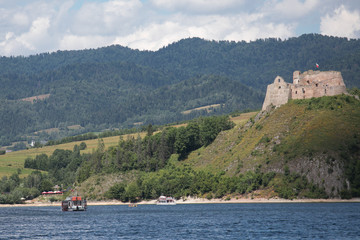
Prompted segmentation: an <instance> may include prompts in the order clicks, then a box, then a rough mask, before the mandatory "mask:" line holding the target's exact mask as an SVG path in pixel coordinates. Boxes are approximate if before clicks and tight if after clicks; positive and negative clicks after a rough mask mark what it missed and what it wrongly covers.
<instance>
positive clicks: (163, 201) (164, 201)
mask: <svg viewBox="0 0 360 240" xmlns="http://www.w3.org/2000/svg"><path fill="white" fill-rule="evenodd" d="M156 205H176V201H175V199H174V198H173V197H165V196H160V197H159V199H158V200H157V202H156Z"/></svg>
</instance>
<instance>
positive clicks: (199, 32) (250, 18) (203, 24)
mask: <svg viewBox="0 0 360 240" xmlns="http://www.w3.org/2000/svg"><path fill="white" fill-rule="evenodd" d="M194 22H196V23H197V24H196V25H194V24H193V23H194ZM293 34H294V33H293V26H292V25H286V24H273V23H264V19H263V15H261V14H250V15H247V14H242V15H235V16H230V17H226V16H221V15H206V16H193V17H191V18H189V16H186V15H181V14H178V15H176V16H174V17H173V18H172V19H171V21H166V22H164V23H153V24H150V25H148V26H146V27H143V28H141V29H139V30H138V31H136V32H134V33H133V34H131V35H127V36H119V37H117V38H116V39H115V41H114V42H113V43H114V44H120V45H126V46H129V47H131V48H138V49H141V50H143V49H150V50H157V49H159V48H161V47H163V46H165V45H168V44H169V43H172V42H174V41H178V40H179V39H182V38H188V37H201V38H205V39H212V40H235V41H241V40H246V41H250V40H256V39H258V38H267V37H281V38H288V37H290V36H293Z"/></svg>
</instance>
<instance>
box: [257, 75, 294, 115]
mask: <svg viewBox="0 0 360 240" xmlns="http://www.w3.org/2000/svg"><path fill="white" fill-rule="evenodd" d="M289 99H291V88H290V84H289V83H287V82H285V81H284V79H283V78H282V77H280V76H277V77H276V78H275V80H274V83H272V84H270V85H268V86H267V91H266V96H265V100H264V104H263V107H262V110H265V109H266V107H267V106H269V105H271V104H272V105H274V106H276V107H278V106H280V105H282V104H285V103H287V102H288V101H289Z"/></svg>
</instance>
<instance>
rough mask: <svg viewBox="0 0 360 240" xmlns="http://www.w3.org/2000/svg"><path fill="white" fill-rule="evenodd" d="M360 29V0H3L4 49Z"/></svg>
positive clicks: (148, 44) (26, 51) (152, 44)
mask: <svg viewBox="0 0 360 240" xmlns="http://www.w3.org/2000/svg"><path fill="white" fill-rule="evenodd" d="M304 33H320V34H324V35H329V36H339V37H347V38H359V37H360V1H359V0H267V1H264V0H221V1H220V0H77V1H76V0H26V1H24V0H0V56H18V55H23V56H27V55H31V54H37V53H43V52H53V51H57V50H78V49H88V48H98V47H103V46H108V45H112V44H120V45H122V46H128V47H130V48H133V49H140V50H157V49H159V48H161V47H163V46H166V45H168V44H171V43H173V42H176V41H178V40H180V39H183V38H188V37H200V38H204V39H208V40H230V41H242V40H244V41H252V40H256V39H259V38H269V37H275V38H281V39H287V38H290V37H296V36H300V35H301V34H304Z"/></svg>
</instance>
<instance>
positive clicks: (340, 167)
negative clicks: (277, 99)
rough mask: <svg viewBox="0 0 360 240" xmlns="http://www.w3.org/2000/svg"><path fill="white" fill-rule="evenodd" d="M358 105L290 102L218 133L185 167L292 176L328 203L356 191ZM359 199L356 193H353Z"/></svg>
mask: <svg viewBox="0 0 360 240" xmlns="http://www.w3.org/2000/svg"><path fill="white" fill-rule="evenodd" d="M359 160H360V101H359V100H357V99H355V98H354V97H351V96H346V95H339V96H335V97H321V98H312V99H307V100H291V101H290V102H289V103H287V104H285V105H283V106H281V107H279V108H277V109H272V110H271V111H270V112H266V111H263V112H261V113H259V114H258V115H257V116H256V117H254V118H252V119H251V121H249V122H248V123H247V124H245V125H237V126H236V127H235V128H233V129H231V130H228V131H226V132H222V133H221V134H220V135H219V136H218V137H217V139H216V140H215V141H214V143H212V144H211V145H210V146H209V147H207V148H203V149H199V150H197V151H194V152H193V153H191V154H190V155H189V157H188V159H187V160H186V161H185V162H184V163H186V164H189V165H190V166H192V167H194V168H195V169H203V170H206V171H210V172H217V171H219V170H221V171H224V172H226V174H228V175H230V176H233V175H237V174H240V173H246V172H247V171H249V170H253V171H256V170H260V171H262V172H275V173H283V174H290V173H293V174H296V175H298V176H304V177H306V179H307V180H308V181H309V182H312V183H314V184H315V185H317V186H319V187H320V188H322V189H324V191H325V192H326V193H327V195H328V196H330V197H338V196H339V195H340V193H341V191H345V192H346V190H348V189H350V187H351V188H352V189H353V188H357V190H355V189H353V190H354V192H357V191H358V190H359V186H360V185H359V184H360V182H359V178H358V176H359V174H360V168H359V166H360V162H359ZM356 195H358V193H356Z"/></svg>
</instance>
